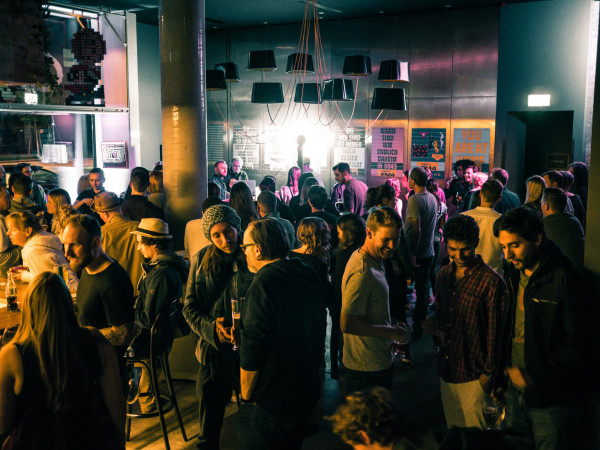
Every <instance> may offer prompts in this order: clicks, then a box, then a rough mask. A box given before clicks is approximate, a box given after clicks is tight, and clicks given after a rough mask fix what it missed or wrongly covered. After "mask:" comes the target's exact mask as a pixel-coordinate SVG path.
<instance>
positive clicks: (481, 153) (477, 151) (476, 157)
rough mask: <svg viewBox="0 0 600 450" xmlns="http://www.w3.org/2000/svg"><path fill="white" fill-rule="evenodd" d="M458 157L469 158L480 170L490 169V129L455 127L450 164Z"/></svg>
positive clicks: (486, 170) (487, 170)
mask: <svg viewBox="0 0 600 450" xmlns="http://www.w3.org/2000/svg"><path fill="white" fill-rule="evenodd" d="M459 159H470V160H471V161H473V162H474V163H475V164H476V165H477V167H479V170H481V171H482V172H486V173H487V172H489V171H490V129H489V128H455V129H454V151H453V152H452V165H454V163H455V162H456V161H458V160H459Z"/></svg>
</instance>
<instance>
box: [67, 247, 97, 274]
mask: <svg viewBox="0 0 600 450" xmlns="http://www.w3.org/2000/svg"><path fill="white" fill-rule="evenodd" d="M93 259H94V258H93V256H92V253H91V252H87V253H85V255H83V256H82V257H81V258H68V260H69V265H70V266H71V269H73V271H74V272H75V273H76V274H77V276H79V275H80V274H81V271H82V270H83V268H84V267H87V266H88V265H89V264H90V263H91V262H92V260H93Z"/></svg>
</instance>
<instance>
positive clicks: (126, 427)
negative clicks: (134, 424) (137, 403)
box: [125, 403, 131, 441]
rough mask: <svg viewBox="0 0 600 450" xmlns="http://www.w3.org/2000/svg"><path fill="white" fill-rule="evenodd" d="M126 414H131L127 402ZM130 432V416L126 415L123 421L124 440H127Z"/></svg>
mask: <svg viewBox="0 0 600 450" xmlns="http://www.w3.org/2000/svg"><path fill="white" fill-rule="evenodd" d="M127 414H131V405H130V404H129V403H127ZM130 433H131V417H127V420H126V421H125V440H126V441H128V440H129V435H130Z"/></svg>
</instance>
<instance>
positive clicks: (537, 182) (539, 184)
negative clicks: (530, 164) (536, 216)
mask: <svg viewBox="0 0 600 450" xmlns="http://www.w3.org/2000/svg"><path fill="white" fill-rule="evenodd" d="M525 184H526V185H527V194H526V195H525V203H524V204H523V206H526V207H527V208H530V209H533V210H535V211H538V212H539V213H540V216H541V214H542V197H543V196H544V191H545V190H546V182H545V181H544V179H543V178H542V177H540V176H539V175H533V176H531V177H529V178H528V179H527V181H526V183H525Z"/></svg>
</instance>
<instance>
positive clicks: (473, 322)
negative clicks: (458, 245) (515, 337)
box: [435, 255, 507, 383]
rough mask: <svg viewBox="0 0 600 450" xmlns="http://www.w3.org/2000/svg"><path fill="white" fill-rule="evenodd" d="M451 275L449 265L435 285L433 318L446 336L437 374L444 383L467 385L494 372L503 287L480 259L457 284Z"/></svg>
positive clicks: (452, 268) (452, 269) (496, 276)
mask: <svg viewBox="0 0 600 450" xmlns="http://www.w3.org/2000/svg"><path fill="white" fill-rule="evenodd" d="M454 272H455V266H454V263H450V264H448V265H446V266H444V267H442V269H441V270H440V272H439V274H438V276H437V281H436V292H435V301H436V304H437V310H436V316H437V317H438V318H439V319H440V321H441V323H443V324H444V325H445V329H446V333H447V334H446V342H447V345H446V346H445V347H443V348H442V349H441V350H440V353H439V354H438V374H439V375H440V377H442V379H443V380H444V381H446V382H447V383H466V382H468V381H474V380H476V379H478V378H479V376H480V375H481V374H482V373H484V372H485V373H486V374H488V375H489V374H492V373H494V372H495V370H496V367H497V358H498V356H499V355H498V348H499V342H498V340H499V339H500V337H501V336H500V327H501V324H502V317H501V316H502V314H503V311H504V310H505V305H506V298H507V297H506V296H505V294H506V285H505V284H504V281H503V280H502V278H501V277H500V276H499V275H498V274H497V273H496V272H494V271H493V270H492V269H491V268H490V267H489V266H488V265H487V264H485V263H484V262H483V260H482V259H481V256H479V255H477V256H476V258H475V260H474V262H473V264H472V265H471V266H470V267H468V268H467V269H466V271H465V275H464V277H463V278H461V279H460V280H459V281H458V282H455V277H454Z"/></svg>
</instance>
